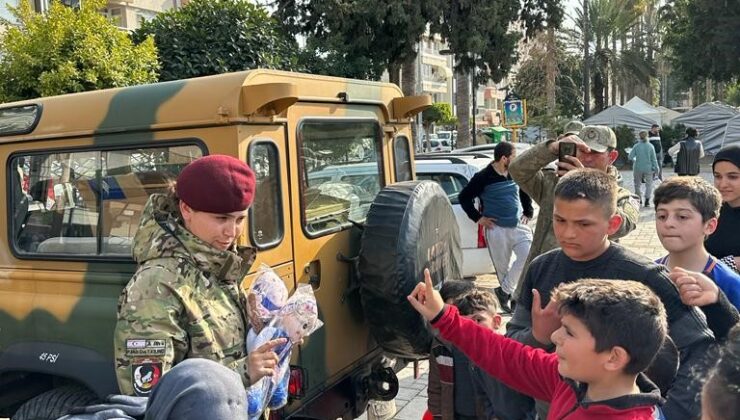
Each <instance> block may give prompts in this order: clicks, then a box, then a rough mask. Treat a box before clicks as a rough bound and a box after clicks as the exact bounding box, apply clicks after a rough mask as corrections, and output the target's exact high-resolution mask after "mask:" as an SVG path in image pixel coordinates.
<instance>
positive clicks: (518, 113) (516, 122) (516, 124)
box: [501, 99, 527, 128]
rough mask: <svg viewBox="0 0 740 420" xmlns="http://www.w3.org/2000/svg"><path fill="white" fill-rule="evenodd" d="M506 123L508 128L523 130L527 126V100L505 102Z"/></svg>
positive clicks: (504, 114) (504, 124) (505, 125)
mask: <svg viewBox="0 0 740 420" xmlns="http://www.w3.org/2000/svg"><path fill="white" fill-rule="evenodd" d="M503 116H504V121H503V123H502V124H501V125H503V126H504V127H506V128H521V127H524V126H526V125H527V100H526V99H517V100H513V101H504V112H503Z"/></svg>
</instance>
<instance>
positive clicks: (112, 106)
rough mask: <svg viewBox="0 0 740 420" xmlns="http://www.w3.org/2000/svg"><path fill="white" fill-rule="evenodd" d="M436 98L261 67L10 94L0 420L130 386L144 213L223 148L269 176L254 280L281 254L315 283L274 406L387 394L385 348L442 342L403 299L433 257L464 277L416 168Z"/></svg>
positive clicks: (429, 186)
mask: <svg viewBox="0 0 740 420" xmlns="http://www.w3.org/2000/svg"><path fill="white" fill-rule="evenodd" d="M429 105H430V98H428V97H404V96H403V95H402V94H401V92H400V90H399V89H398V88H397V87H396V86H394V85H390V84H382V83H372V82H365V81H356V80H347V79H338V78H330V77H320V76H312V75H304V74H295V73H286V72H277V71H264V70H256V71H249V72H241V73H232V74H224V75H218V76H212V77H204V78H197V79H190V80H184V81H174V82H167V83H159V84H152V85H145V86H135V87H129V88H121V89H111V90H103V91H96V92H87V93H80V94H71V95H63V96H58V97H49V98H39V99H36V100H29V101H23V102H17V103H10V104H3V105H0V159H2V162H3V165H4V167H5V170H4V171H2V172H0V185H3V186H4V187H5V197H6V199H5V200H2V201H0V215H2V220H3V222H1V223H0V237H2V238H3V242H2V244H1V245H0V272H1V273H2V276H1V278H0V302H1V304H0V417H3V416H13V418H17V419H29V418H53V417H55V416H57V415H59V414H61V413H63V412H64V411H65V410H67V409H68V408H69V407H70V406H72V405H81V404H88V403H92V402H94V401H95V400H96V399H99V398H102V397H104V396H105V395H107V394H111V393H117V392H118V388H117V383H116V378H115V372H114V364H113V328H114V325H115V319H116V310H117V308H116V307H117V299H118V296H119V294H120V292H121V290H122V288H123V287H124V286H125V285H126V283H127V282H128V280H129V279H130V277H131V275H132V274H133V272H134V271H135V268H136V267H135V264H134V262H133V260H132V257H131V241H132V238H133V237H134V234H135V232H136V230H137V227H138V223H139V219H140V218H141V215H142V210H143V209H144V205H145V203H146V201H147V198H148V197H149V195H150V194H152V193H156V192H162V191H164V190H165V189H166V188H167V186H168V185H169V184H170V183H171V182H172V181H173V180H174V179H176V177H177V175H178V173H179V172H180V170H181V169H182V168H183V167H184V166H185V165H187V164H188V163H189V162H190V161H191V160H193V159H195V158H197V157H200V156H202V155H205V154H211V153H219V154H228V155H232V156H235V157H238V158H240V159H243V160H245V161H246V162H248V163H249V165H250V166H251V167H252V168H253V169H254V171H255V173H256V175H257V186H256V194H255V202H254V205H253V207H252V209H251V210H250V213H249V217H248V220H247V227H246V229H245V234H244V236H243V237H242V238H240V239H239V241H240V243H241V244H243V245H250V246H252V247H254V248H256V249H257V262H256V263H255V265H254V266H253V268H252V270H253V271H252V274H249V275H248V276H247V277H246V278H245V279H244V282H243V287H248V286H249V284H250V281H251V280H252V279H253V277H254V271H256V269H257V267H259V265H260V264H267V265H269V266H271V267H273V268H274V270H275V271H276V272H277V273H278V274H279V275H280V276H281V277H282V278H283V279H284V281H285V283H286V285H287V286H288V288H289V289H294V288H295V287H296V285H297V284H300V283H308V284H310V285H312V286H313V288H314V290H315V292H316V296H317V298H318V303H319V309H320V317H321V319H322V320H323V322H324V326H323V327H322V328H321V329H320V330H319V331H317V332H316V333H314V334H313V335H312V336H311V337H309V338H308V340H307V341H306V342H305V343H304V344H303V345H301V346H300V347H299V348H298V351H296V352H294V354H293V359H292V360H291V376H290V379H291V381H290V401H289V404H288V406H286V407H285V408H284V409H282V410H280V411H278V412H274V413H271V415H272V416H273V417H274V418H284V417H292V418H321V419H327V418H337V417H342V418H353V417H356V416H358V415H359V414H361V413H362V412H363V411H364V410H365V409H366V406H367V403H368V399H370V398H375V399H388V398H393V397H394V395H395V392H396V390H397V380H396V378H395V375H394V373H393V371H392V370H389V369H388V368H387V367H386V366H385V365H384V364H383V363H382V360H383V358H382V356H383V354H385V353H390V354H393V355H396V356H399V357H405V358H413V357H421V356H424V353H425V352H426V351H427V349H428V345H429V336H428V333H426V329H425V328H424V324H423V323H422V321H421V319H420V318H419V317H418V316H416V314H414V313H413V311H411V310H410V307H409V306H408V305H407V304H406V301H405V296H406V294H408V293H409V292H410V290H411V289H412V288H413V286H414V284H415V282H416V281H418V279H420V278H421V276H420V275H421V270H422V269H423V267H430V268H431V269H432V270H433V272H434V275H435V278H436V279H437V280H440V279H443V278H446V277H453V276H459V267H460V252H459V239H458V233H457V231H456V226H457V225H456V223H455V222H454V215H453V214H452V210H451V208H450V206H449V201H447V198H446V196H445V195H444V192H443V191H442V190H441V188H439V187H438V186H437V185H436V184H433V183H429V182H416V181H413V173H414V171H413V153H412V151H413V147H412V145H411V144H410V141H409V138H410V124H411V123H412V121H413V117H414V115H415V114H417V113H418V112H420V111H421V110H422V109H424V108H425V107H427V106H429ZM358 165H361V166H363V167H367V168H369V169H364V170H363V171H359V172H358V171H356V170H354V171H353V170H350V168H352V167H356V166H358ZM329 167H330V168H332V169H331V170H332V171H333V172H332V173H333V175H332V176H331V177H328V178H322V177H319V176H315V175H314V174H317V173H322V171H324V169H326V168H329ZM343 168H344V169H347V170H346V171H345V170H344V169H343ZM324 172H326V171H324ZM213 182H218V180H213Z"/></svg>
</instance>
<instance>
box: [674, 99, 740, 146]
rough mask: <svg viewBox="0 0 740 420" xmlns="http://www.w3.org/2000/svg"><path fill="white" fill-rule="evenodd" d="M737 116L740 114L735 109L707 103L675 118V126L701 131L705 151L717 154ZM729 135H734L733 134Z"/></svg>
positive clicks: (700, 137) (718, 103) (720, 104)
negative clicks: (732, 121)
mask: <svg viewBox="0 0 740 420" xmlns="http://www.w3.org/2000/svg"><path fill="white" fill-rule="evenodd" d="M737 115H740V112H738V110H737V109H735V108H734V107H731V106H729V105H726V104H723V103H721V102H705V103H703V104H701V105H699V106H697V107H696V108H694V109H692V110H691V111H689V112H687V113H685V114H683V115H681V116H680V117H676V118H674V119H673V124H683V125H685V126H686V127H694V128H696V129H697V130H699V140H700V141H701V142H702V143H703V144H704V150H705V151H707V152H709V153H717V151H718V150H719V149H720V147H722V143H723V141H725V140H724V139H725V130H726V128H727V125H728V122H729V121H730V119H732V118H734V117H736V116H737ZM733 127H734V125H733ZM729 134H730V136H732V135H733V133H732V132H731V133H729ZM728 144H729V143H728Z"/></svg>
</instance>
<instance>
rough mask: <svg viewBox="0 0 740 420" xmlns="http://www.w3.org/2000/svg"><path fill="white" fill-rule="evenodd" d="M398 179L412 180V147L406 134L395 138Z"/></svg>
mask: <svg viewBox="0 0 740 420" xmlns="http://www.w3.org/2000/svg"><path fill="white" fill-rule="evenodd" d="M393 154H394V155H395V156H394V159H395V169H396V181H398V182H400V181H411V179H412V178H411V148H410V146H409V139H408V137H406V136H398V137H396V138H395V139H393Z"/></svg>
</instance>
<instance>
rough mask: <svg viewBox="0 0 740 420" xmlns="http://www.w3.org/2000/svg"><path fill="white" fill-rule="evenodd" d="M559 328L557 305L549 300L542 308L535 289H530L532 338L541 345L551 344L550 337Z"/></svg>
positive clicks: (538, 293) (538, 294)
mask: <svg viewBox="0 0 740 420" xmlns="http://www.w3.org/2000/svg"><path fill="white" fill-rule="evenodd" d="M558 328H560V315H558V304H557V303H556V302H555V301H554V300H552V299H550V302H548V303H547V306H545V308H544V309H543V308H542V299H541V298H540V292H539V291H538V290H537V289H532V336H533V337H534V339H535V340H537V341H539V342H540V343H542V344H551V343H552V340H550V336H551V335H552V333H554V332H555V331H556V330H557V329H558Z"/></svg>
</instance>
